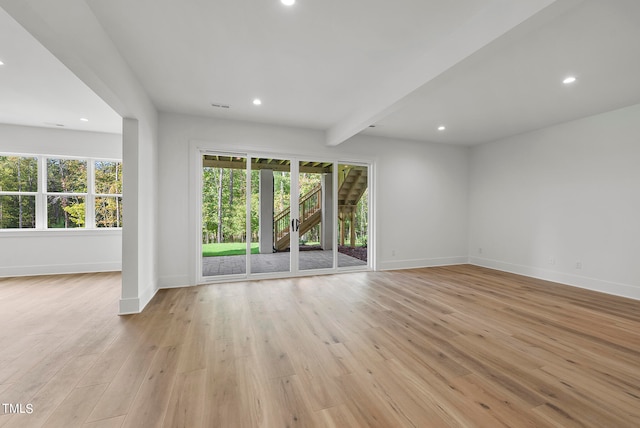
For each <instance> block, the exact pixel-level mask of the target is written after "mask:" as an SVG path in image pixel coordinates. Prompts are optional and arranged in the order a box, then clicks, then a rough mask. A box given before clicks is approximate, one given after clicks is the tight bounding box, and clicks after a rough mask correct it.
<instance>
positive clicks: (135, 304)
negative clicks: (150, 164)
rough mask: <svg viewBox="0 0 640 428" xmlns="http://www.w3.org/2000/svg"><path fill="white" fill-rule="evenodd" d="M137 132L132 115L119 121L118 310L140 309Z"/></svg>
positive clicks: (130, 312) (131, 311)
mask: <svg viewBox="0 0 640 428" xmlns="http://www.w3.org/2000/svg"><path fill="white" fill-rule="evenodd" d="M139 143H140V141H139V132H138V121H137V120H136V119H127V118H125V119H123V121H122V145H123V146H122V165H123V170H122V176H123V177H122V202H123V205H124V207H125V209H124V212H123V213H122V215H123V221H122V224H123V226H122V296H121V298H120V314H132V313H137V312H140V310H141V303H140V289H139V287H138V284H139V283H140V281H139V274H140V272H139V270H140V264H139V263H138V245H139V243H138V241H139V236H138V235H139V227H138V200H139V188H140V187H139V183H138V182H139V180H138V168H139V166H138V165H139V150H138V147H139Z"/></svg>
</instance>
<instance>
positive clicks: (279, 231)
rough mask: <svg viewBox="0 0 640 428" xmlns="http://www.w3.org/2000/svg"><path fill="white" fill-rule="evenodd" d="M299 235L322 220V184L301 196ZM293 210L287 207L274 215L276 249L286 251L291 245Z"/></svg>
mask: <svg viewBox="0 0 640 428" xmlns="http://www.w3.org/2000/svg"><path fill="white" fill-rule="evenodd" d="M299 210H300V211H299V213H300V228H299V230H298V231H299V235H298V236H302V235H304V234H305V233H307V232H308V231H309V230H311V228H312V227H313V226H316V225H317V224H318V223H320V221H322V186H320V185H317V186H316V187H314V188H313V189H311V190H310V191H309V192H307V193H306V194H305V195H303V196H302V197H301V198H300V204H299ZM290 223H291V210H290V208H286V209H284V210H282V211H281V212H279V213H278V214H276V215H275V216H274V217H273V242H274V247H275V249H276V251H284V250H286V249H287V248H289V246H290V244H291V243H290V230H291V229H290Z"/></svg>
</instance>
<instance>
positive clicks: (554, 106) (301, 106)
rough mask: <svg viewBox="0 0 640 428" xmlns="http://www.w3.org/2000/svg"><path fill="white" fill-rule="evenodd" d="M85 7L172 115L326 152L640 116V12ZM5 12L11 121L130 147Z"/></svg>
mask: <svg viewBox="0 0 640 428" xmlns="http://www.w3.org/2000/svg"><path fill="white" fill-rule="evenodd" d="M86 4H87V5H88V6H89V7H90V8H91V10H92V11H93V13H94V14H95V16H96V17H97V20H98V21H99V23H100V24H101V25H102V27H103V28H104V29H105V31H106V32H107V34H108V35H109V37H110V38H111V40H112V41H113V43H114V44H115V46H116V48H117V49H118V51H119V53H120V54H121V55H122V56H123V58H124V59H125V60H126V61H127V63H128V64H129V65H130V67H131V69H132V70H133V72H134V73H135V75H136V76H137V78H138V79H139V81H140V83H141V84H142V85H143V87H144V88H145V89H146V91H147V92H148V94H149V96H150V98H151V100H152V101H153V102H154V104H155V105H156V107H157V108H158V109H159V110H161V111H169V112H179V113H187V114H196V115H201V116H210V117H219V118H230V119H239V120H250V121H257V122H263V123H273V124H280V125H287V126H298V127H305V128H313V129H319V130H324V131H326V133H327V143H328V144H337V143H340V142H342V141H344V140H345V139H347V138H349V137H350V136H352V135H354V134H356V133H359V132H361V131H363V130H364V131H363V132H364V133H365V134H371V135H379V136H388V137H400V138H408V139H413V140H418V141H434V142H443V143H452V144H464V145H472V144H478V143H482V142H486V141H491V140H495V139H499V138H503V137H506V136H510V135H514V134H519V133H522V132H526V131H530V130H534V129H539V128H542V127H545V126H549V125H552V124H555V123H559V122H563V121H567V120H572V119H576V118H579V117H584V116H587V115H592V114H596V113H600V112H604V111H608V110H611V109H615V108H619V107H623V106H626V105H631V104H636V103H639V102H640V79H638V78H637V76H640V51H639V49H638V47H637V41H638V40H640V25H639V24H640V2H638V1H637V0H607V1H602V0H557V1H553V0H521V1H518V2H513V1H512V0H449V1H446V2H443V1H427V0H396V1H393V2H390V1H386V0H385V1H383V0H322V1H312V0H298V1H297V4H296V5H294V6H293V7H285V6H283V5H281V4H280V2H279V0H215V1H210V0H209V1H204V0H182V1H180V2H176V1H174V0H136V1H135V2H132V1H130V0H110V1H104V0H86ZM0 12H2V13H0V60H1V61H4V62H5V65H4V66H0V78H1V80H0V122H5V123H19V124H27V125H33V126H44V125H43V124H44V123H45V122H51V123H61V124H65V126H66V127H68V128H72V129H92V130H101V131H104V132H119V129H120V126H121V125H120V119H119V118H118V117H117V115H115V113H114V112H113V111H112V110H111V109H109V108H108V107H105V104H104V103H103V102H101V101H100V100H96V99H95V98H97V97H95V96H92V93H91V91H89V90H88V88H87V87H86V86H85V85H84V84H82V83H80V82H79V80H78V79H75V78H74V77H73V76H72V75H71V73H70V72H69V71H68V70H67V69H66V68H65V67H64V66H62V65H61V64H60V63H59V62H57V60H55V58H53V56H52V55H51V54H50V53H49V52H48V51H46V50H45V49H44V48H42V46H40V45H39V44H38V43H37V42H35V40H34V39H33V38H32V37H31V36H29V35H28V34H27V33H26V32H25V31H24V30H22V29H21V28H20V27H19V26H18V25H17V24H16V23H15V22H14V21H13V20H12V19H11V18H10V17H8V16H7V15H6V14H5V13H4V12H3V11H2V10H0ZM90 42H91V41H90V40H87V43H90ZM567 74H575V75H576V76H577V77H578V81H577V82H576V83H575V84H574V85H572V86H569V87H567V86H565V85H562V83H561V80H562V79H563V78H564V77H565V76H566V75H567ZM254 97H260V98H261V99H262V101H263V104H262V105H261V106H259V107H256V106H254V105H253V104H252V103H251V101H252V99H253V98H254ZM211 103H222V104H229V105H230V106H231V107H230V108H229V109H220V108H214V107H212V106H211ZM80 117H88V118H89V119H90V121H89V122H86V123H84V122H83V123H77V122H78V121H79V118H80ZM101 118H102V119H101ZM74 121H75V123H74ZM102 121H103V122H102ZM370 124H375V125H376V128H368V125H370ZM440 124H445V125H446V126H447V130H446V131H444V132H439V131H437V130H436V128H437V126H438V125H440Z"/></svg>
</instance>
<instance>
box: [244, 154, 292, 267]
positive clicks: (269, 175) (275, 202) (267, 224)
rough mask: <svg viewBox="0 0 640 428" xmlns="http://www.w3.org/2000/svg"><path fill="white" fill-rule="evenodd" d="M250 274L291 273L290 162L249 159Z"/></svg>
mask: <svg viewBox="0 0 640 428" xmlns="http://www.w3.org/2000/svg"><path fill="white" fill-rule="evenodd" d="M251 177H252V180H251V184H252V186H251V201H250V206H251V241H252V242H255V243H257V247H258V251H257V252H256V253H255V254H252V255H251V264H250V267H249V269H250V272H251V273H275V272H280V273H284V272H291V255H290V249H289V241H290V239H291V236H290V234H291V231H290V229H291V225H290V223H291V218H292V217H291V160H289V159H271V158H258V157H253V158H251Z"/></svg>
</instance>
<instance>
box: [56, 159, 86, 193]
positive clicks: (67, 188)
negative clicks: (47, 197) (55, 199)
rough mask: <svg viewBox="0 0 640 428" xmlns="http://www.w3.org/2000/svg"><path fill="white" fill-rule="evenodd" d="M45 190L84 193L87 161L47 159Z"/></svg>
mask: <svg viewBox="0 0 640 428" xmlns="http://www.w3.org/2000/svg"><path fill="white" fill-rule="evenodd" d="M47 192H56V193H86V192H87V161H84V160H76V159H47Z"/></svg>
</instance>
